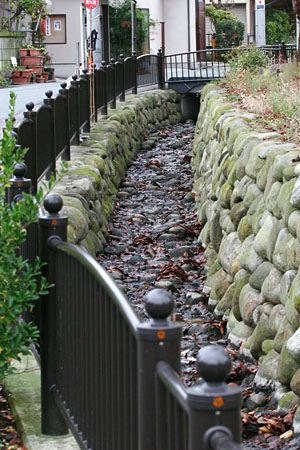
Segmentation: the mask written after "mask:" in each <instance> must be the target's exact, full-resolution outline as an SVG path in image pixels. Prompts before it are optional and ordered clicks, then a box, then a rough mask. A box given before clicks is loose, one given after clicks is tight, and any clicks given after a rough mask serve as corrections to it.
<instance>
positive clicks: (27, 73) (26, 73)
mask: <svg viewBox="0 0 300 450" xmlns="http://www.w3.org/2000/svg"><path fill="white" fill-rule="evenodd" d="M31 75H32V70H31V69H19V70H14V71H13V72H12V77H13V78H17V77H22V78H31Z"/></svg>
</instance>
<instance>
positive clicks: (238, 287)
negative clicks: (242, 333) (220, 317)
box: [232, 270, 250, 320]
mask: <svg viewBox="0 0 300 450" xmlns="http://www.w3.org/2000/svg"><path fill="white" fill-rule="evenodd" d="M249 277H250V274H249V273H248V272H247V271H246V270H240V271H239V272H238V273H237V274H236V276H235V278H234V286H235V288H234V292H233V295H232V311H233V314H234V316H235V318H236V319H237V320H242V315H241V310H240V304H239V298H240V294H241V291H242V289H243V287H244V286H246V284H247V283H248V281H249Z"/></svg>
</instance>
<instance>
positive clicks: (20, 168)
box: [7, 163, 31, 205]
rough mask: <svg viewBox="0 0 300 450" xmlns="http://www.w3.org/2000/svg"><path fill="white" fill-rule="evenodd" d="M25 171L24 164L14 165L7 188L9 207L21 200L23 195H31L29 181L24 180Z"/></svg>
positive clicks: (27, 179)
mask: <svg viewBox="0 0 300 450" xmlns="http://www.w3.org/2000/svg"><path fill="white" fill-rule="evenodd" d="M26 169H27V168H26V165H25V164H24V163H17V164H16V165H15V170H14V176H13V178H12V179H11V180H10V181H11V184H10V186H9V187H8V188H7V201H8V203H9V204H10V205H11V204H12V203H14V202H18V201H19V200H21V199H22V198H23V193H26V194H30V193H31V180H30V179H29V178H24V176H25V173H26Z"/></svg>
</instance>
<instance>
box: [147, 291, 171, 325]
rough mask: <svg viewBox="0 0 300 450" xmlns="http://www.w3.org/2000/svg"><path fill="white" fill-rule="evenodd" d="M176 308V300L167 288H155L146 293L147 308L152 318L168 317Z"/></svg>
mask: <svg viewBox="0 0 300 450" xmlns="http://www.w3.org/2000/svg"><path fill="white" fill-rule="evenodd" d="M173 308H174V300H173V299H172V296H171V294H170V293H169V292H168V291H166V290H165V289H153V290H152V291H150V292H149V293H148V294H147V295H146V304H145V309H146V311H147V313H148V314H149V316H150V317H151V318H152V319H162V320H163V319H167V318H168V316H169V315H170V314H171V313H172V311H173Z"/></svg>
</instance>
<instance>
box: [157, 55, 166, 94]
mask: <svg viewBox="0 0 300 450" xmlns="http://www.w3.org/2000/svg"><path fill="white" fill-rule="evenodd" d="M157 56H158V60H157V62H158V67H157V71H158V88H159V89H165V84H166V82H165V56H164V54H163V51H162V49H161V48H160V49H159V50H158V52H157Z"/></svg>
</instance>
